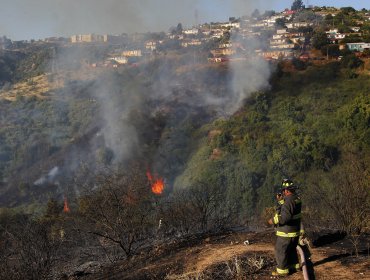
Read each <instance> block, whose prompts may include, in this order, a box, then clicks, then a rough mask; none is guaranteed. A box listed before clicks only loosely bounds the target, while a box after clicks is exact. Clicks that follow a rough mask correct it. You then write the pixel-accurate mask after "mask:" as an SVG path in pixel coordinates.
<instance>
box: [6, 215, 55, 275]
mask: <svg viewBox="0 0 370 280" xmlns="http://www.w3.org/2000/svg"><path fill="white" fill-rule="evenodd" d="M8 218H9V219H8V223H7V224H2V230H1V246H2V248H1V249H2V250H1V265H0V276H1V277H3V276H5V278H2V279H46V278H47V277H48V276H49V274H50V272H51V269H52V268H53V265H54V264H55V262H56V261H57V259H58V251H59V248H60V244H61V240H60V239H54V238H52V237H51V234H50V228H51V227H50V224H47V223H45V222H43V221H39V220H33V219H31V218H30V217H28V216H25V215H16V216H14V217H8Z"/></svg>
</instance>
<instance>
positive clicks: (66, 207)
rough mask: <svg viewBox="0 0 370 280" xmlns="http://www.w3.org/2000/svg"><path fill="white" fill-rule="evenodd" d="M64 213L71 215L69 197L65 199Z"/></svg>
mask: <svg viewBox="0 0 370 280" xmlns="http://www.w3.org/2000/svg"><path fill="white" fill-rule="evenodd" d="M63 212H64V213H69V212H71V210H70V209H69V206H68V201H67V197H64V207H63Z"/></svg>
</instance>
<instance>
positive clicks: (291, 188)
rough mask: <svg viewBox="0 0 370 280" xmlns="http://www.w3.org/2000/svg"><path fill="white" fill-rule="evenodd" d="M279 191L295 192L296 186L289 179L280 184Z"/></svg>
mask: <svg viewBox="0 0 370 280" xmlns="http://www.w3.org/2000/svg"><path fill="white" fill-rule="evenodd" d="M281 189H282V190H285V189H287V190H289V191H295V190H296V189H297V186H296V185H295V184H294V183H293V181H292V180H290V179H283V181H282V182H281Z"/></svg>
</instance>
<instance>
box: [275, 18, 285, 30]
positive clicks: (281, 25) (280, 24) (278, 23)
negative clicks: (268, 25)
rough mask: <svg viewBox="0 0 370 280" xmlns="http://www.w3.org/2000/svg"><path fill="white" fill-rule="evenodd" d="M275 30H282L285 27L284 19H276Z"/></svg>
mask: <svg viewBox="0 0 370 280" xmlns="http://www.w3.org/2000/svg"><path fill="white" fill-rule="evenodd" d="M275 26H276V28H284V27H286V26H285V19H284V18H278V19H276V21H275Z"/></svg>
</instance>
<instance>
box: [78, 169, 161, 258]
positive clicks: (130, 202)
mask: <svg viewBox="0 0 370 280" xmlns="http://www.w3.org/2000/svg"><path fill="white" fill-rule="evenodd" d="M143 175H144V176H143ZM154 206H155V204H154V197H153V194H152V193H151V191H150V186H149V185H148V181H147V179H146V178H145V174H143V172H142V171H141V170H139V169H138V168H132V169H130V170H129V172H127V173H125V174H122V173H119V172H115V173H113V174H109V175H100V176H98V178H97V190H96V191H93V192H89V193H88V194H87V195H85V196H84V197H82V198H81V199H80V211H81V213H82V215H83V218H84V219H85V220H86V221H87V222H88V229H87V230H88V232H89V233H91V234H93V235H95V236H97V237H99V238H100V239H103V240H105V241H107V242H106V244H110V245H116V246H119V248H121V249H122V251H123V252H124V254H125V256H126V257H127V258H130V257H131V256H132V255H134V254H135V253H136V252H138V250H139V249H140V248H142V247H143V246H144V245H146V244H147V242H149V241H150V238H149V237H151V236H152V235H153V233H154V230H153V229H154V225H155V224H156V218H155V217H156V216H155V213H156V212H155V208H154Z"/></svg>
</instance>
